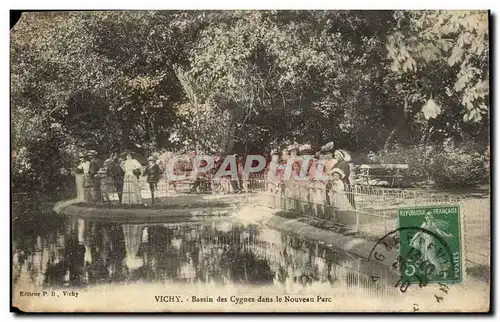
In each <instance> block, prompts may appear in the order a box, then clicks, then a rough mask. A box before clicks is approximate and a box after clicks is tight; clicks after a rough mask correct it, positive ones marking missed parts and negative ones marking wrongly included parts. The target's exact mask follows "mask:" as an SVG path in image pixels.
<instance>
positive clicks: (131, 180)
mask: <svg viewBox="0 0 500 322" xmlns="http://www.w3.org/2000/svg"><path fill="white" fill-rule="evenodd" d="M140 167H141V164H140V163H139V161H137V160H135V159H132V160H125V161H124V162H123V164H122V169H123V171H124V172H125V176H124V177H123V196H122V203H123V204H140V203H142V198H141V193H140V191H139V179H137V177H136V176H135V175H134V173H133V171H134V169H138V168H140Z"/></svg>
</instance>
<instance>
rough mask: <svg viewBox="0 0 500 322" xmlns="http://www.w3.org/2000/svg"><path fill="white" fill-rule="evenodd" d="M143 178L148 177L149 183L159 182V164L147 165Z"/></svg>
mask: <svg viewBox="0 0 500 322" xmlns="http://www.w3.org/2000/svg"><path fill="white" fill-rule="evenodd" d="M142 175H143V176H147V180H148V182H158V181H159V180H160V167H159V166H158V165H157V164H153V165H147V166H146V169H145V170H144V173H143V174H142Z"/></svg>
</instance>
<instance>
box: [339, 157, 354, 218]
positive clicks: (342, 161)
mask: <svg viewBox="0 0 500 322" xmlns="http://www.w3.org/2000/svg"><path fill="white" fill-rule="evenodd" d="M334 155H335V159H336V160H337V163H335V165H334V168H335V169H340V170H342V172H343V173H344V177H343V178H342V182H343V183H344V186H345V191H346V193H347V198H348V199H349V202H350V204H351V206H352V207H353V208H355V201H354V195H353V194H352V192H351V182H350V180H349V176H350V174H351V166H350V164H349V162H348V160H351V158H350V156H349V154H348V153H347V152H346V151H344V150H336V151H335V153H334Z"/></svg>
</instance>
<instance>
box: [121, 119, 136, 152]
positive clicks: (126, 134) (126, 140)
mask: <svg viewBox="0 0 500 322" xmlns="http://www.w3.org/2000/svg"><path fill="white" fill-rule="evenodd" d="M132 124H133V118H132V115H131V113H130V112H128V113H127V119H126V121H125V123H124V124H123V125H122V144H121V147H122V151H125V150H127V149H128V148H129V146H130V131H131V130H132Z"/></svg>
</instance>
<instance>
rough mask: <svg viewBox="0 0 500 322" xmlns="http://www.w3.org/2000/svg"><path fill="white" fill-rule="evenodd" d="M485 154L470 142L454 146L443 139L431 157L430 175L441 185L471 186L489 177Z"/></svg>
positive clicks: (485, 180) (487, 157) (483, 181)
mask: <svg viewBox="0 0 500 322" xmlns="http://www.w3.org/2000/svg"><path fill="white" fill-rule="evenodd" d="M488 159H489V156H487V155H486V154H485V153H484V152H483V151H478V150H477V149H476V148H474V147H473V146H471V145H470V144H464V145H462V146H455V144H453V142H452V141H451V140H448V141H445V142H444V143H443V145H442V146H441V148H440V149H439V150H436V154H435V155H434V156H433V158H432V161H433V162H432V163H431V167H430V170H431V175H432V178H433V180H434V181H435V182H436V185H438V186H441V187H455V186H471V185H476V184H480V183H485V182H487V181H488V179H489V165H488V161H489V160H488Z"/></svg>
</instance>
